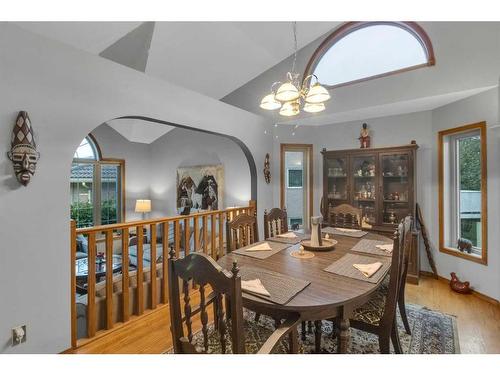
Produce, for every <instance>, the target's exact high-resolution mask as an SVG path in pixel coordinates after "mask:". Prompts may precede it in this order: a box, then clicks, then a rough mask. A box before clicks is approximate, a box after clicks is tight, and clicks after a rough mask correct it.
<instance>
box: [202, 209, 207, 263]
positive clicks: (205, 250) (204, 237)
mask: <svg viewBox="0 0 500 375" xmlns="http://www.w3.org/2000/svg"><path fill="white" fill-rule="evenodd" d="M207 227H208V217H207V215H203V252H204V253H205V254H207V255H208V228H207Z"/></svg>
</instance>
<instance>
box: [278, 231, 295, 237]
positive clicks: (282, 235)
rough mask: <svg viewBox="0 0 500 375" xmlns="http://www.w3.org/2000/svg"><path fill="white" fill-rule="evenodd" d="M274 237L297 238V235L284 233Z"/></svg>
mask: <svg viewBox="0 0 500 375" xmlns="http://www.w3.org/2000/svg"><path fill="white" fill-rule="evenodd" d="M276 237H281V238H297V235H296V234H295V233H293V232H286V233H282V234H278V235H277V236H276Z"/></svg>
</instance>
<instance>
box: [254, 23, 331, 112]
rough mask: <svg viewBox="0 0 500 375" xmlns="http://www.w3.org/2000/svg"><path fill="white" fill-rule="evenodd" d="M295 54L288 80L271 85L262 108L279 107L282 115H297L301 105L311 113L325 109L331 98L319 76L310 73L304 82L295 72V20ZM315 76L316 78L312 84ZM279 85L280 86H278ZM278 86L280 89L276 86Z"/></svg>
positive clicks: (295, 42) (294, 33)
mask: <svg viewBox="0 0 500 375" xmlns="http://www.w3.org/2000/svg"><path fill="white" fill-rule="evenodd" d="M292 25H293V40H294V55H293V64H292V70H291V72H288V73H287V74H286V78H287V81H286V82H284V83H283V82H274V83H273V84H272V85H271V93H270V94H267V95H266V96H264V97H263V98H262V100H261V102H260V108H262V109H266V110H269V111H272V110H276V109H279V114H280V115H282V116H287V117H290V116H296V115H298V114H299V113H300V107H301V105H302V106H303V108H302V109H303V110H304V111H305V112H309V113H317V112H321V111H324V110H325V108H326V107H325V104H324V102H326V101H327V100H329V99H330V93H329V92H328V90H327V89H326V88H324V87H323V86H321V84H320V83H319V80H318V77H317V76H316V75H314V74H310V75H308V76H307V77H305V78H304V79H303V80H302V82H300V80H299V76H300V75H299V74H298V73H295V63H296V62H297V22H293V24H292ZM313 78H314V79H315V80H316V82H315V83H314V84H312V81H313ZM278 85H279V86H278ZM277 86H278V89H277V90H275V88H276V87H277Z"/></svg>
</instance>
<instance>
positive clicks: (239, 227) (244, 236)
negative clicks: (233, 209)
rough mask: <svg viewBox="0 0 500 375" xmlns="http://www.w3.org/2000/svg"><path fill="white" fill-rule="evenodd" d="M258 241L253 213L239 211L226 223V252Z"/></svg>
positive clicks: (255, 218)
mask: <svg viewBox="0 0 500 375" xmlns="http://www.w3.org/2000/svg"><path fill="white" fill-rule="evenodd" d="M258 241H259V232H258V230H257V217H256V216H255V215H249V214H247V213H241V214H239V215H236V216H235V217H234V218H233V220H231V221H228V222H227V223H226V251H227V253H228V254H229V253H230V252H231V251H233V250H236V249H239V248H240V247H244V246H248V245H251V244H253V243H255V242H258Z"/></svg>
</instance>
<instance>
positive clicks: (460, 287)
mask: <svg viewBox="0 0 500 375" xmlns="http://www.w3.org/2000/svg"><path fill="white" fill-rule="evenodd" d="M450 275H451V280H450V288H451V290H453V291H455V292H457V293H462V294H467V293H470V292H471V289H470V283H469V282H468V281H464V282H461V281H460V280H459V279H458V277H457V274H456V273H455V272H452V273H451V274H450Z"/></svg>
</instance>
